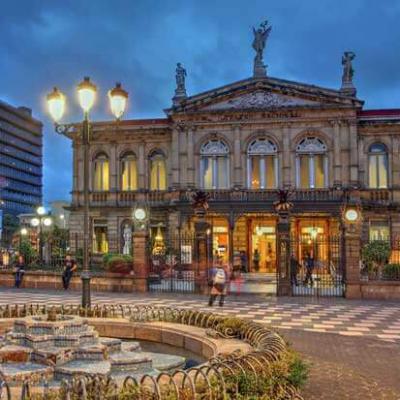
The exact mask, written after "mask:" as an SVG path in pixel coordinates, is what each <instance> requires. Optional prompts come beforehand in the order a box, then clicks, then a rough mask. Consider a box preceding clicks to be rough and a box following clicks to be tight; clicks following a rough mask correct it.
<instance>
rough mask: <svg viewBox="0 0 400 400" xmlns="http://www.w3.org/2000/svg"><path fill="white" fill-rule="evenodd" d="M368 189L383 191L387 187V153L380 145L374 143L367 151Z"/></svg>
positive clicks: (382, 145)
mask: <svg viewBox="0 0 400 400" xmlns="http://www.w3.org/2000/svg"><path fill="white" fill-rule="evenodd" d="M368 171H369V187H370V188H373V189H384V188H387V187H388V153H387V149H386V146H385V145H384V144H382V143H374V144H372V145H371V146H370V147H369V150H368Z"/></svg>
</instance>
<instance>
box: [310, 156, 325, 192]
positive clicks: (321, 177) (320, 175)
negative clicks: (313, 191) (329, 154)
mask: <svg viewBox="0 0 400 400" xmlns="http://www.w3.org/2000/svg"><path fill="white" fill-rule="evenodd" d="M313 158H314V187H315V188H319V189H320V188H323V187H325V174H324V169H325V166H324V156H323V155H322V154H316V155H314V157H313Z"/></svg>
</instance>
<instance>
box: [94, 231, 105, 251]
mask: <svg viewBox="0 0 400 400" xmlns="http://www.w3.org/2000/svg"><path fill="white" fill-rule="evenodd" d="M93 252H94V253H108V237H107V226H104V225H96V224H95V225H94V227H93Z"/></svg>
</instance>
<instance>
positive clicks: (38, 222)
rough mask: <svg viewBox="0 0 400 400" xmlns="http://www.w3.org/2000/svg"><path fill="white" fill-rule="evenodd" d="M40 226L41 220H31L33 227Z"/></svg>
mask: <svg viewBox="0 0 400 400" xmlns="http://www.w3.org/2000/svg"><path fill="white" fill-rule="evenodd" d="M39 224H40V220H39V218H32V219H31V225H32V226H33V227H37V226H39Z"/></svg>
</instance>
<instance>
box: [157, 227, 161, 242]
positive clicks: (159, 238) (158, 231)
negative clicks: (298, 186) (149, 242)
mask: <svg viewBox="0 0 400 400" xmlns="http://www.w3.org/2000/svg"><path fill="white" fill-rule="evenodd" d="M155 240H156V242H162V241H163V236H162V233H161V228H160V227H158V228H157V234H156V237H155Z"/></svg>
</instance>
